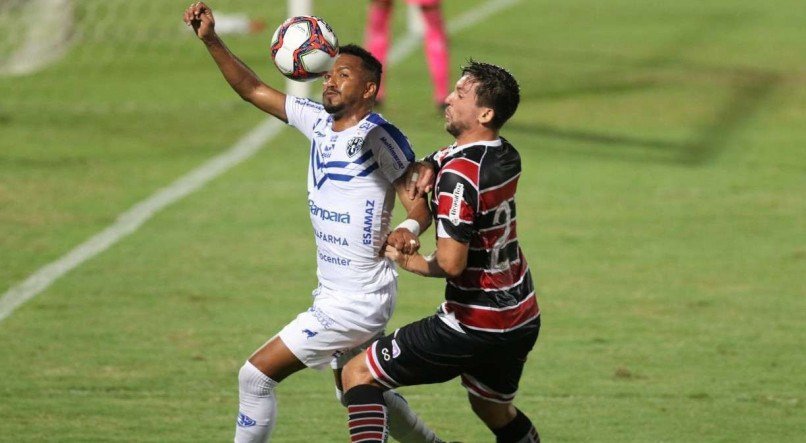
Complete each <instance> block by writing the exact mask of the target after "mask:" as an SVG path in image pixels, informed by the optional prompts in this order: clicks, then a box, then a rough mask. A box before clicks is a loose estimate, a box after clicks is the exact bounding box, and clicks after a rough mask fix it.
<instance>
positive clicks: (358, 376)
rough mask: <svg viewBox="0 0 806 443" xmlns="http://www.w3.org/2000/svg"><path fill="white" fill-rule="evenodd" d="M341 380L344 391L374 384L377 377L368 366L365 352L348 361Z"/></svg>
mask: <svg viewBox="0 0 806 443" xmlns="http://www.w3.org/2000/svg"><path fill="white" fill-rule="evenodd" d="M341 381H342V383H343V385H344V386H343V387H344V392H347V391H349V390H350V389H352V388H353V387H355V386H358V385H366V384H372V383H373V382H374V381H375V379H374V378H373V377H372V374H371V373H370V372H369V368H367V363H366V360H365V359H364V354H363V353H361V354H359V355H356V356H355V357H353V359H352V360H350V361H349V362H347V365H345V366H344V369H343V370H342V373H341Z"/></svg>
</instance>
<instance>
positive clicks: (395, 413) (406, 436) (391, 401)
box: [383, 390, 441, 443]
mask: <svg viewBox="0 0 806 443" xmlns="http://www.w3.org/2000/svg"><path fill="white" fill-rule="evenodd" d="M383 399H384V401H385V402H386V406H387V407H388V409H389V435H390V436H391V437H392V438H394V439H395V440H397V441H399V442H400V443H435V442H439V441H441V440H440V439H438V438H437V435H436V434H435V433H434V431H433V430H431V428H429V427H428V425H426V424H425V422H424V421H423V419H422V418H420V416H418V415H417V414H416V413H415V412H414V411H413V410H412V409H411V408H410V407H409V403H408V402H407V401H406V399H405V398H403V396H402V395H400V394H398V393H397V392H395V391H392V390H389V391H386V392H384V393H383Z"/></svg>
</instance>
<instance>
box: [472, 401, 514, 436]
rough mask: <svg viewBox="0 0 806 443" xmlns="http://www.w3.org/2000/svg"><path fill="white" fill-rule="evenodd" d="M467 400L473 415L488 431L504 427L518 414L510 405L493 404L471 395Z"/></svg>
mask: <svg viewBox="0 0 806 443" xmlns="http://www.w3.org/2000/svg"><path fill="white" fill-rule="evenodd" d="M469 399H470V407H471V408H472V409H473V413H475V414H476V416H478V417H479V418H480V419H481V421H483V422H484V424H486V425H487V427H488V428H490V429H498V428H502V427H504V426H506V425H507V424H508V423H509V422H511V421H512V420H513V419H514V418H515V416H516V415H517V414H518V411H517V409H515V406H513V405H512V404H511V403H506V404H504V403H495V402H491V401H487V400H482V399H480V398H478V397H475V396H473V395H469Z"/></svg>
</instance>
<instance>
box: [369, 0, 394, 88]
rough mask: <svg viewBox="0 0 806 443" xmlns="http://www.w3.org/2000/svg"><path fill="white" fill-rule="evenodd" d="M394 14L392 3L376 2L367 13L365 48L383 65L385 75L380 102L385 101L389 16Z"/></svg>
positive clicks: (382, 80)
mask: <svg viewBox="0 0 806 443" xmlns="http://www.w3.org/2000/svg"><path fill="white" fill-rule="evenodd" d="M391 14H392V6H391V3H390V4H388V5H386V4H379V3H376V2H370V3H369V12H368V13H367V26H366V31H365V33H364V48H366V50H367V51H369V52H370V53H371V54H372V55H374V56H375V58H377V59H378V61H380V62H381V65H383V74H382V77H381V88H380V89H379V90H378V96H377V99H378V100H383V98H384V95H385V90H386V88H385V86H384V84H385V83H386V81H385V78H386V53H387V50H388V49H389V16H390V15H391Z"/></svg>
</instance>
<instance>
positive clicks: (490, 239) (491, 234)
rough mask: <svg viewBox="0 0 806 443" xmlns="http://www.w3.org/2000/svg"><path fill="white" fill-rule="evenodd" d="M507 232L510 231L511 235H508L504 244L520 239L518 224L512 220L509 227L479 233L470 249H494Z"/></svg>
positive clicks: (471, 242)
mask: <svg viewBox="0 0 806 443" xmlns="http://www.w3.org/2000/svg"><path fill="white" fill-rule="evenodd" d="M507 230H509V232H508V234H509V235H507V239H506V241H505V242H504V244H507V243H509V242H511V241H512V240H516V239H517V238H518V224H517V223H516V220H512V221H510V222H509V225H508V226H506V225H505V226H499V227H497V228H491V229H485V230H483V231H479V235H477V236H473V238H472V239H471V240H470V247H471V248H476V249H492V248H494V247H495V244H496V242H498V241H499V239H500V238H501V237H502V236H503V235H504V234H507Z"/></svg>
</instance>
